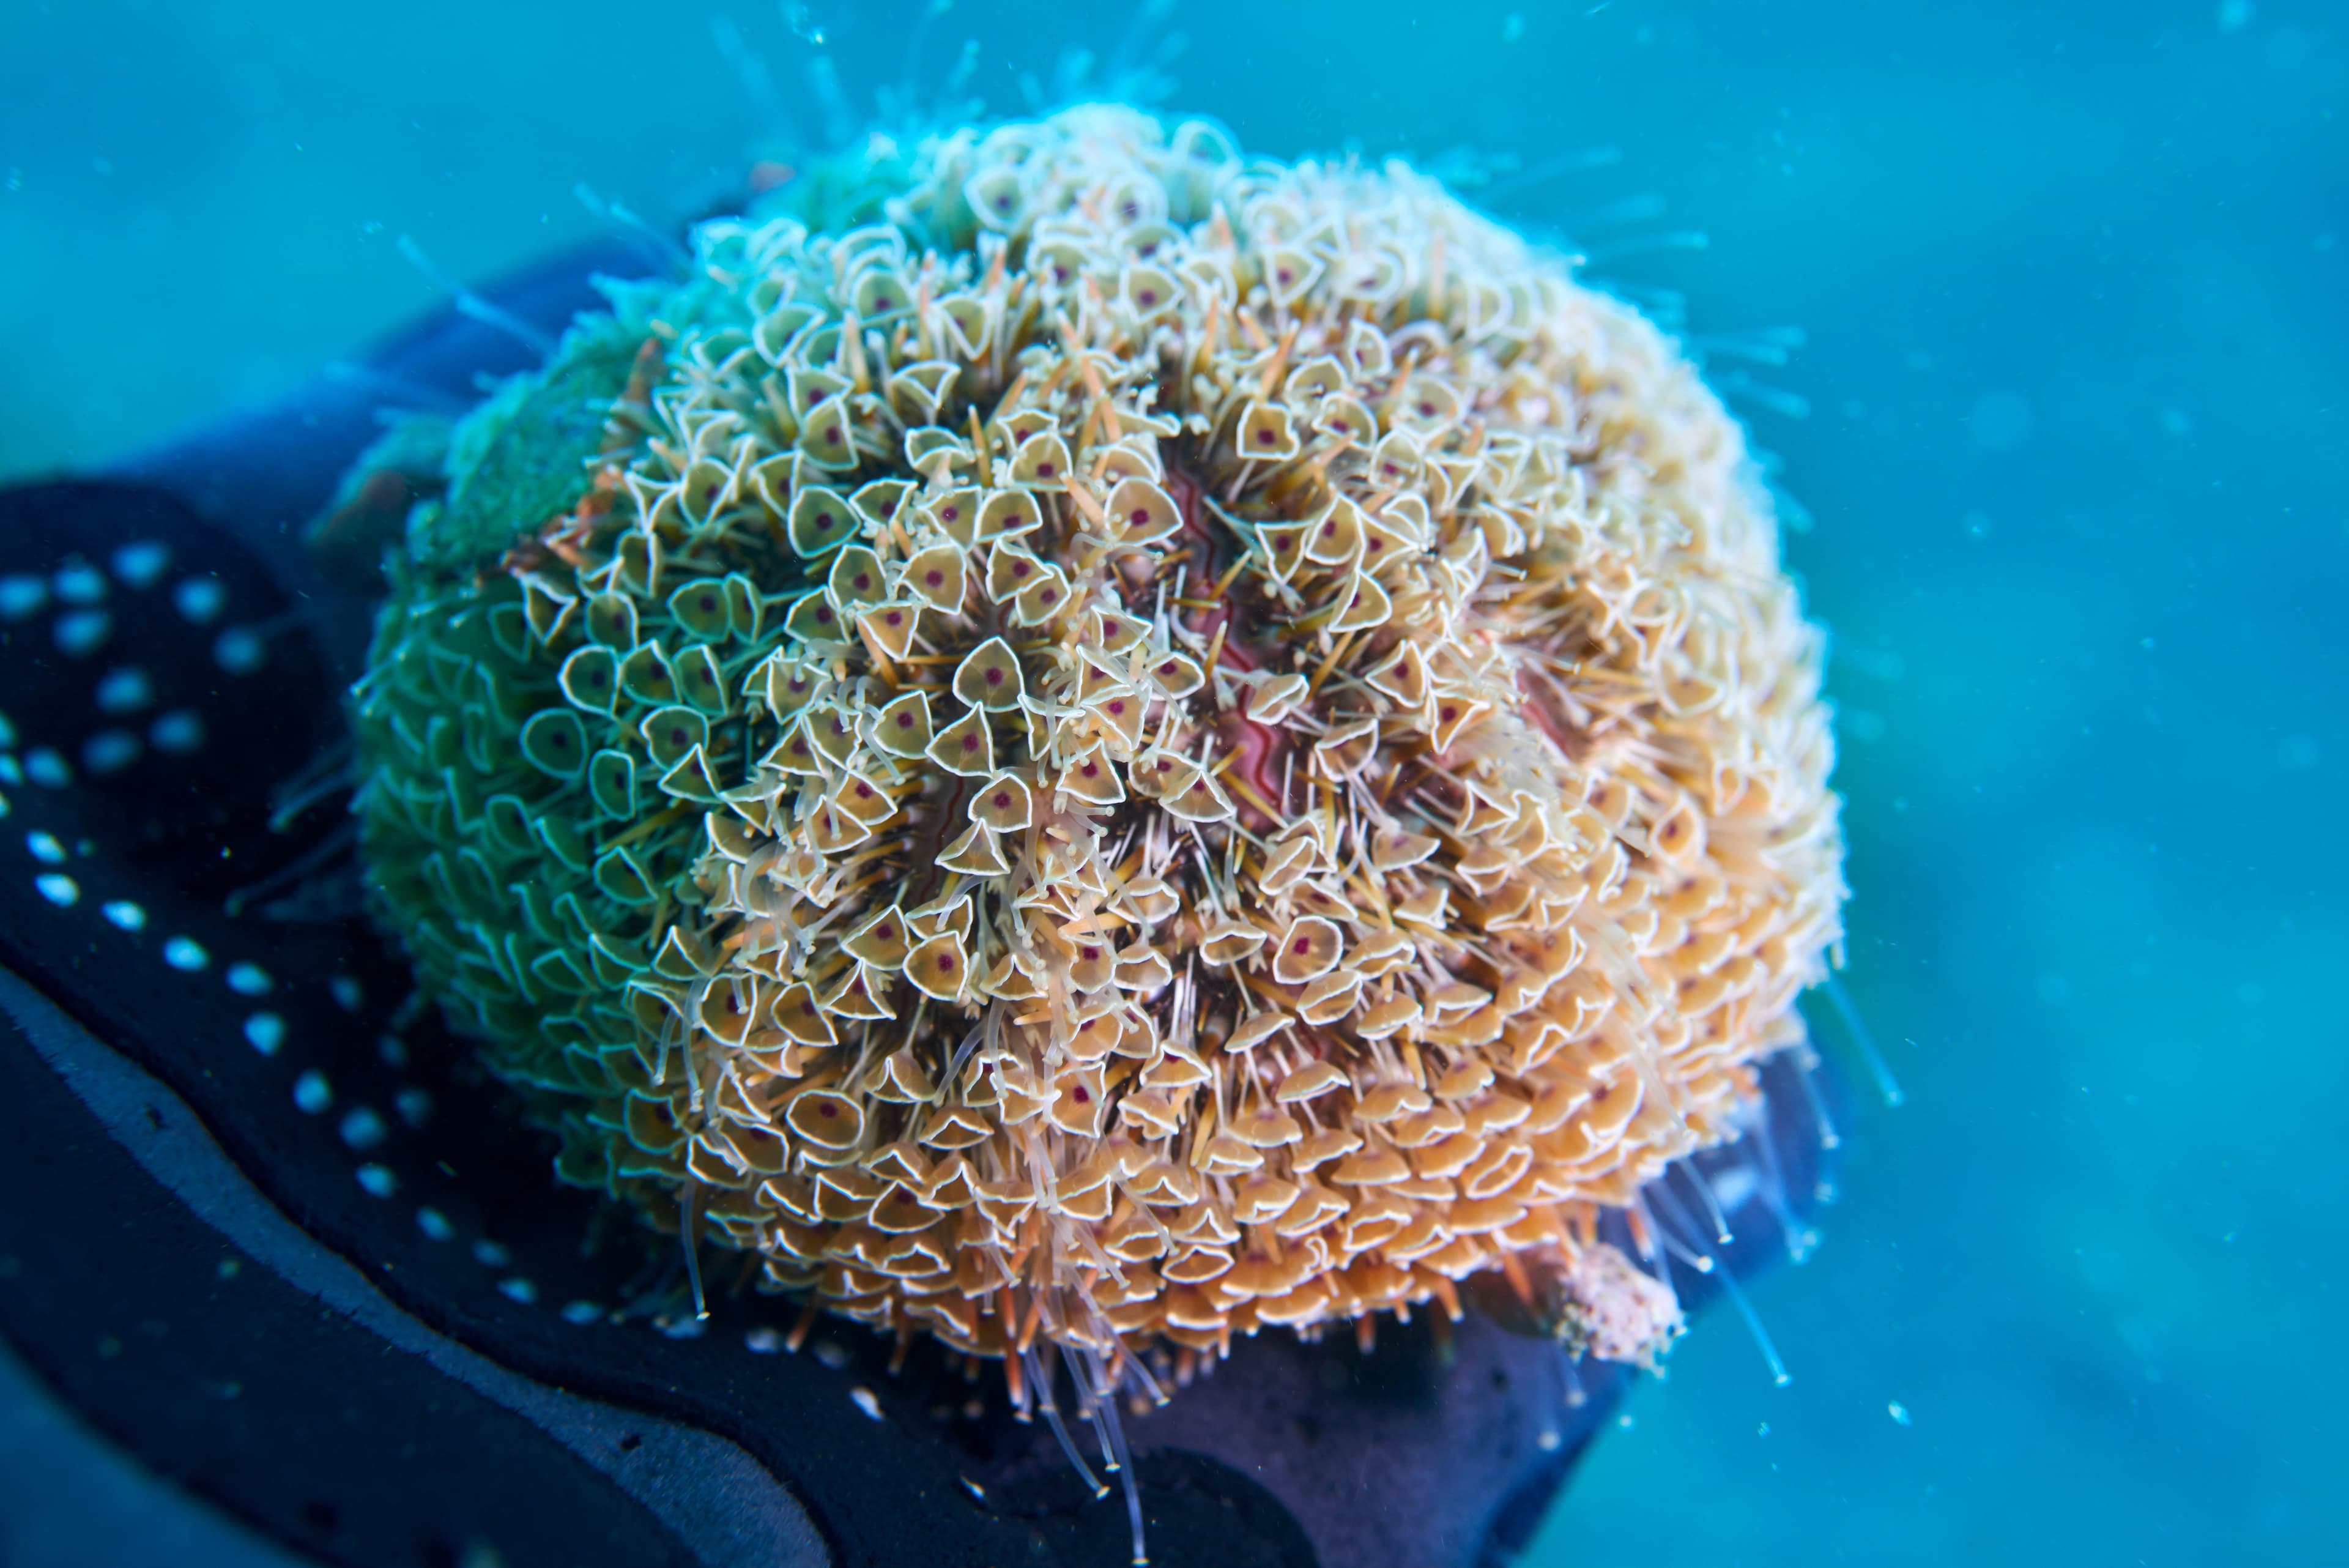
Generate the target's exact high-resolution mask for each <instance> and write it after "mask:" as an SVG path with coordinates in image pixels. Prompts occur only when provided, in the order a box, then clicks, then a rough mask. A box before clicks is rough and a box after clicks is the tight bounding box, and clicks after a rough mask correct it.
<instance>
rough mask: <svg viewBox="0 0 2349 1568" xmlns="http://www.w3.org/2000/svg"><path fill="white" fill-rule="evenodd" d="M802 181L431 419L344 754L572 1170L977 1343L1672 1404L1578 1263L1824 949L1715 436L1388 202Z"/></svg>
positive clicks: (1448, 225)
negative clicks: (1220, 1355)
mask: <svg viewBox="0 0 2349 1568" xmlns="http://www.w3.org/2000/svg"><path fill="white" fill-rule="evenodd" d="M875 156H880V155H878V154H876V155H875ZM807 189H808V190H810V191H812V192H817V193H818V196H817V198H811V201H812V202H814V203H815V204H809V203H808V202H802V205H801V206H800V207H798V208H797V209H793V208H792V206H791V204H790V202H789V200H788V193H787V199H786V201H785V202H783V204H782V205H781V206H780V207H779V208H777V209H776V210H775V211H774V212H772V213H771V214H769V215H764V216H753V217H750V218H745V219H737V220H729V221H724V222H718V223H707V224H705V225H703V226H702V228H701V229H700V230H699V231H698V234H697V235H696V240H695V251H694V271H693V275H692V277H691V278H690V280H689V281H688V282H687V283H684V284H682V285H678V286H674V287H667V288H653V287H637V288H635V289H632V290H626V291H617V292H616V296H615V298H616V304H615V311H614V314H613V315H612V316H611V317H604V318H599V319H596V320H594V321H589V322H585V323H583V324H582V325H580V326H579V327H576V328H574V331H573V332H572V333H571V335H570V336H569V337H568V338H566V340H565V341H564V345H563V348H562V349H561V351H560V352H559V353H558V355H557V356H556V358H554V362H553V363H552V364H551V365H550V366H548V367H547V368H546V369H544V370H543V371H542V372H539V373H537V374H536V375H534V376H532V377H527V378H524V379H521V380H519V381H517V382H516V383H515V384H514V385H513V386H512V387H511V388H510V389H508V390H506V391H505V392H503V393H502V394H500V395H499V396H498V397H497V398H495V399H493V400H492V401H491V402H490V403H489V404H488V405H486V406H485V407H484V408H483V409H482V410H481V411H480V412H479V413H477V414H476V415H475V416H473V418H472V419H471V421H468V423H467V424H466V425H464V426H462V427H460V430H459V431H458V432H457V434H456V436H455V438H454V441H453V442H452V456H451V462H450V475H449V478H450V488H449V493H448V496H447V499H446V502H445V504H441V503H435V504H427V505H425V506H423V507H420V508H419V511H418V514H417V515H416V517H415V518H414V519H413V521H412V524H411V528H410V539H409V550H408V552H407V555H406V557H405V559H403V560H402V561H401V562H400V563H399V564H398V571H397V574H396V576H397V578H398V581H397V584H396V587H395V590H394V592H393V595H392V597H391V599H390V602H389V603H388V606H387V607H386V608H385V610H384V612H383V616H382V621H381V624H380V627H379V628H378V635H377V639H376V644H375V650H374V659H373V666H372V668H371V670H369V672H368V674H367V678H366V679H365V680H364V681H363V682H362V683H361V685H360V687H359V688H358V691H357V697H356V711H357V729H358V735H359V742H360V751H361V757H362V761H363V766H364V784H363V787H362V789H361V792H360V794H359V802H358V812H359V815H360V821H361V828H362V837H363V843H364V846H365V853H366V856H367V861H368V864H369V867H370V870H371V881H372V884H373V885H374V886H375V887H376V888H378V889H379V897H380V905H381V909H382V912H383V915H384V918H385V919H387V920H388V922H389V924H390V926H391V927H392V929H394V930H395V931H396V932H397V933H398V937H399V938H400V940H402V941H404V942H405V943H406V945H407V947H408V950H409V952H410V953H411V954H412V955H413V957H414V960H415V962H416V965H417V968H418V970H419V973H420V975H421V976H422V978H423V981H424V982H425V984H426V985H427V986H428V987H429V990H430V991H431V992H432V993H433V994H434V995H436V996H437V997H438V998H439V999H440V1001H441V1002H442V1003H443V1004H444V1005H445V1006H446V1008H447V1009H448V1011H449V1012H450V1015H451V1016H452V1017H453V1018H454V1019H455V1020H456V1021H457V1023H459V1025H460V1027H461V1028H462V1029H464V1030H465V1031H466V1032H468V1033H471V1035H473V1036H475V1037H477V1038H478V1039H479V1040H480V1042H481V1050H482V1052H483V1054H484V1056H485V1059H486V1060H487V1062H488V1063H489V1064H490V1065H491V1067H492V1069H493V1070H494V1071H495V1072H496V1073H497V1074H498V1075H500V1076H501V1077H502V1078H503V1079H504V1080H505V1081H507V1082H508V1083H510V1084H512V1085H515V1086H516V1087H517V1088H518V1089H519V1090H520V1091H521V1092H522V1093H523V1096H525V1098H526V1100H527V1102H528V1104H529V1105H530V1106H531V1107H532V1110H533V1114H534V1115H535V1116H537V1117H539V1118H540V1119H541V1120H543V1123H544V1124H545V1125H546V1126H548V1127H551V1128H553V1129H554V1131H555V1132H556V1133H558V1134H559V1135H560V1137H561V1138H562V1144H563V1152H562V1155H561V1158H560V1161H559V1167H558V1168H559V1169H560V1172H561V1174H562V1176H563V1177H564V1179H566V1180H569V1181H572V1182H575V1183H578V1184H580V1185H583V1186H587V1187H592V1188H596V1189H603V1190H605V1191H608V1192H610V1193H612V1194H614V1195H615V1196H616V1197H618V1198H621V1199H626V1201H628V1202H630V1203H632V1204H633V1205H635V1206H636V1208H637V1209H638V1210H641V1212H642V1213H643V1214H644V1216H645V1217H646V1219H647V1220H648V1221H649V1222H650V1223H652V1224H653V1225H654V1226H656V1227H658V1228H661V1229H663V1230H672V1231H673V1230H675V1229H676V1228H677V1227H678V1225H679V1223H680V1221H681V1220H682V1221H684V1222H686V1223H689V1224H691V1225H692V1226H694V1227H695V1228H696V1229H697V1231H698V1233H699V1234H700V1235H701V1236H702V1237H703V1238H705V1239H706V1240H707V1241H711V1242H715V1243H717V1244H719V1245H722V1246H725V1247H730V1248H737V1249H741V1250H744V1251H749V1252H751V1253H754V1254H756V1256H757V1258H758V1261H759V1265H760V1278H761V1282H762V1283H763V1285H764V1286H765V1287H766V1288H770V1289H773V1290H777V1291H785V1292H792V1293H801V1294H804V1295H806V1296H808V1297H811V1298H812V1299H815V1300H818V1301H820V1302H822V1303H823V1304H825V1305H828V1306H829V1307H831V1308H833V1309H834V1310H836V1311H839V1312H842V1313H845V1314H851V1315H853V1316H855V1317H858V1318H862V1319H864V1320H866V1321H869V1322H872V1323H874V1324H888V1325H892V1326H895V1327H896V1328H898V1329H900V1330H904V1331H915V1330H919V1331H925V1332H927V1333H930V1334H935V1335H936V1336H937V1337H938V1338H939V1339H941V1340H943V1341H945V1342H946V1343H947V1344H948V1345H952V1346H955V1347H957V1348H958V1349H962V1350H965V1351H969V1352H973V1353H977V1354H979V1355H1006V1354H1008V1353H1010V1352H1013V1351H1016V1350H1019V1349H1024V1348H1027V1347H1028V1346H1030V1345H1033V1344H1034V1343H1036V1342H1037V1341H1039V1340H1042V1341H1049V1342H1057V1343H1060V1344H1061V1345H1067V1346H1069V1347H1071V1349H1072V1350H1075V1351H1077V1352H1079V1353H1080V1354H1088V1353H1089V1354H1093V1355H1101V1356H1103V1357H1106V1358H1108V1359H1109V1360H1110V1362H1111V1363H1112V1365H1114V1364H1115V1363H1116V1361H1117V1360H1118V1358H1119V1357H1121V1356H1122V1355H1126V1354H1130V1353H1133V1352H1135V1351H1139V1350H1141V1349H1143V1348H1144V1347H1146V1346H1148V1345H1152V1344H1154V1343H1156V1342H1158V1341H1160V1340H1162V1339H1167V1340H1173V1341H1175V1342H1178V1343H1179V1344H1180V1345H1185V1346H1191V1347H1209V1346H1215V1345H1219V1344H1226V1343H1227V1342H1228V1336H1229V1335H1230V1334H1231V1333H1232V1332H1233V1331H1235V1330H1237V1331H1240V1332H1243V1333H1248V1332H1254V1331H1255V1330H1256V1329H1257V1328H1258V1327H1259V1326H1261V1325H1263V1324H1292V1325H1297V1326H1300V1327H1310V1326H1312V1325H1317V1324H1324V1323H1328V1322H1330V1321H1333V1320H1342V1319H1353V1318H1361V1317H1364V1316H1366V1315H1368V1314H1376V1313H1379V1312H1381V1311H1386V1310H1392V1309H1398V1308H1404V1307H1407V1306H1409V1305H1411V1304H1413V1303H1424V1302H1427V1301H1430V1300H1435V1301H1438V1302H1441V1303H1444V1305H1446V1306H1451V1305H1453V1304H1454V1296H1455V1288H1456V1287H1455V1282H1458V1281H1460V1280H1461V1279H1462V1278H1464V1276H1467V1275H1470V1274H1474V1273H1477V1272H1483V1271H1487V1270H1494V1271H1498V1272H1502V1273H1504V1274H1506V1276H1507V1278H1508V1281H1509V1282H1510V1283H1511V1284H1512V1285H1514V1286H1515V1287H1516V1289H1517V1290H1518V1291H1519V1292H1520V1293H1522V1294H1524V1295H1525V1296H1526V1298H1527V1299H1528V1300H1532V1301H1536V1302H1537V1303H1541V1307H1542V1311H1543V1313H1544V1314H1545V1315H1546V1316H1547V1317H1548V1318H1549V1319H1550V1320H1551V1321H1553V1322H1554V1323H1555V1324H1557V1327H1558V1329H1559V1331H1560V1332H1561V1333H1562V1334H1566V1335H1568V1337H1569V1338H1570V1339H1571V1340H1572V1341H1573V1342H1574V1343H1576V1344H1577V1345H1578V1346H1581V1347H1586V1348H1588V1349H1590V1350H1592V1351H1594V1352H1596V1353H1598V1354H1601V1355H1610V1356H1616V1357H1619V1358H1624V1359H1632V1360H1647V1359H1651V1358H1652V1356H1653V1355H1654V1354H1655V1353H1656V1352H1657V1351H1658V1350H1659V1349H1661V1346H1662V1345H1664V1344H1666V1343H1668V1342H1669V1340H1670V1338H1671V1335H1672V1334H1674V1333H1675V1332H1677V1328H1678V1315H1677V1312H1676V1310H1675V1309H1674V1307H1673V1305H1672V1303H1671V1297H1670V1294H1669V1293H1668V1292H1666V1291H1665V1290H1664V1288H1663V1287H1662V1286H1661V1284H1660V1283H1658V1282H1656V1281H1655V1280H1654V1279H1652V1278H1651V1276H1649V1275H1648V1274H1645V1273H1642V1272H1640V1271H1638V1270H1637V1269H1635V1268H1633V1267H1631V1266H1630V1264H1629V1263H1628V1262H1625V1261H1624V1260H1623V1259H1622V1257H1621V1255H1620V1254H1619V1253H1616V1252H1615V1251H1614V1250H1613V1249H1612V1248H1610V1247H1609V1246H1607V1245H1606V1244H1605V1243H1604V1242H1602V1241H1599V1239H1598V1235H1599V1220H1601V1219H1602V1218H1603V1216H1604V1215H1605V1213H1606V1211H1608V1210H1611V1209H1621V1208H1626V1207H1630V1206H1631V1205H1633V1204H1634V1202H1635V1199H1636V1196H1637V1193H1638V1191H1639V1189H1640V1185H1641V1184H1642V1183H1643V1182H1645V1181H1647V1180H1649V1179H1651V1178H1653V1177H1654V1176H1656V1175H1657V1174H1658V1172H1660V1171H1661V1169H1662V1168H1664V1166H1665V1165H1666V1164H1667V1163H1668V1162H1670V1161H1671V1160H1673V1159H1676V1158H1680V1157H1682V1156H1683V1155H1685V1154H1688V1153H1690V1152H1692V1150H1695V1149H1698V1148H1702V1147H1707V1146H1709V1145H1713V1144H1716V1143H1719V1142H1722V1141H1723V1140H1725V1139H1728V1138H1731V1137H1735V1136H1738V1134H1739V1132H1740V1130H1741V1128H1743V1127H1745V1126H1747V1125H1749V1121H1750V1117H1749V1115H1748V1113H1749V1112H1750V1111H1751V1109H1752V1106H1753V1105H1754V1099H1755V1096H1756V1087H1755V1080H1754V1067H1753V1064H1754V1063H1755V1061H1756V1060H1757V1059H1758V1058H1760V1057H1761V1056H1763V1055H1764V1054H1767V1053H1769V1052H1771V1051H1773V1050H1775V1049H1776V1048H1778V1047H1779V1046H1781V1045H1784V1044H1787V1043H1788V1042H1789V1041H1790V1040H1792V1039H1793V1038H1795V1034H1796V1022H1795V1016H1794V1012H1793V1002H1794V999H1795V995H1796V994H1797V993H1798V992H1800V990H1801V989H1802V988H1803V987H1804V986H1806V984H1808V983H1810V982H1812V981H1816V980H1817V979H1818V978H1820V977H1821V976H1822V974H1823V972H1824V954H1825V952H1826V949H1827V948H1828V947H1829V945H1830V944H1831V943H1832V942H1833V941H1834V940H1836V938H1837V933H1838V919H1839V910H1840V906H1841V901H1842V898H1843V888H1842V884H1841V857H1842V850H1841V844H1840V840H1839V837H1838V834H1837V817H1836V803H1835V799H1834V797H1833V796H1832V795H1831V794H1829V793H1828V792H1827V789H1826V777H1827V773H1828V769H1829V766H1830V763H1831V752H1832V744H1831V739H1830V735H1829V731H1828V727H1827V719H1826V711H1825V709H1824V708H1823V707H1822V705H1821V703H1820V702H1819V701H1818V696H1817V686H1818V669H1817V654H1818V639H1817V638H1816V634H1815V632H1814V631H1813V630H1812V628H1810V627H1808V626H1807V625H1806V623H1805V622H1804V621H1803V619H1802V618H1801V615H1800V613H1799V609H1798V607H1797V605H1796V601H1795V595H1794V592H1793V590H1792V589H1791V587H1789V585H1788V584H1787V582H1786V580H1785V577H1784V576H1783V575H1782V573H1781V571H1780V569H1779V564H1778V559H1777V539H1776V531H1775V524H1774V522H1773V519H1772V517H1771V514H1770V511H1769V507H1768V503H1767V501H1766V499H1765V497H1764V493H1763V492H1762V490H1761V488H1760V486H1759V485H1758V484H1757V483H1755V481H1754V477H1753V475H1752V473H1751V472H1750V464H1749V462H1747V459H1746V456H1745V453H1744V446H1743V443H1742V441H1741V438H1740V434H1739V431H1738V430H1737V427H1736V426H1735V425H1734V424H1733V422H1732V421H1730V420H1729V419H1728V418H1727V417H1726V416H1725V415H1724V413H1723V410H1722V409H1721V407H1720V405H1719V404H1718V403H1717V402H1716V400H1714V399H1713V397H1712V395H1711V394H1710V393H1708V392H1707V391H1706V390H1705V389H1704V388H1703V387H1702V384H1701V383H1700V382H1699V380H1698V379H1697V378H1696V376H1695V374H1694V373H1693V372H1692V369H1690V368H1689V366H1688V365H1687V364H1686V363H1685V362H1684V361H1682V359H1681V358H1679V357H1678V355H1677V354H1676V353H1675V352H1674V350H1673V348H1672V347H1671V344H1670V343H1669V342H1668V341H1667V340H1666V339H1665V338H1664V337H1661V335H1660V334H1659V333H1658V332H1656V331H1655V330H1654V329H1653V328H1652V327H1651V326H1649V324H1647V323H1646V322H1645V321H1643V320H1641V319H1640V317H1638V316H1637V315H1635V314H1633V313H1632V312H1630V310H1629V309H1627V308H1626V307H1624V306H1621V305H1619V304H1618V303H1616V302H1614V301H1613V300H1611V299H1609V298H1607V297H1604V296H1600V295H1598V294H1596V293H1594V292H1591V291H1589V290H1588V289H1586V288H1584V287H1582V286H1578V284H1577V283H1576V282H1575V281H1574V280H1573V279H1572V277H1571V275H1570V273H1569V270H1568V266H1567V265H1566V264H1565V263H1564V262H1563V261H1562V260H1561V259H1559V258H1557V257H1556V256H1554V255H1550V254H1545V253H1542V252H1540V251H1537V250H1536V249H1534V248H1533V247H1531V246H1529V245H1527V244H1526V243H1524V242H1523V241H1522V240H1520V239H1519V238H1518V237H1517V236H1516V235H1515V234H1510V233H1509V232H1507V231H1506V230H1505V229H1502V228H1500V227H1498V226H1496V225H1495V224H1494V223H1490V222H1488V221H1487V220H1485V219H1484V218H1482V217H1479V216H1478V215H1476V214H1475V213H1471V212H1470V211H1468V210H1467V209H1466V208H1464V206H1462V205H1461V204H1460V203H1459V202H1457V201H1456V200H1454V198H1453V197H1451V196H1450V195H1448V194H1447V193H1446V192H1444V190H1443V189H1442V188H1441V187H1440V186H1438V185H1437V184H1435V183H1434V182H1432V181H1430V180H1428V179H1426V178H1424V177H1423V176H1420V175H1418V174H1416V173H1414V172H1413V171H1412V170H1411V169H1409V168H1408V167H1406V166H1403V165H1402V164H1399V163H1397V164H1390V165H1388V166H1386V167H1385V168H1383V169H1381V170H1376V171H1372V170H1367V169H1363V168H1360V167H1357V166H1354V165H1352V164H1346V163H1340V164H1319V163H1312V162H1306V163H1300V164H1298V165H1296V166H1294V167H1290V166H1285V165H1281V164H1278V163H1272V162H1267V161H1243V160H1242V159H1241V158H1240V157H1239V156H1238V155H1237V152H1236V151H1235V150H1234V149H1233V148H1232V147H1231V146H1230V145H1229V143H1228V141H1227V140H1226V139H1225V138H1224V137H1223V136H1222V135H1221V134H1220V133H1218V132H1216V131H1215V130H1212V129H1211V128H1208V127H1206V126H1203V125H1199V124H1196V123H1181V124H1171V125H1170V124H1164V123H1162V122H1160V121H1158V120H1155V119H1151V118H1148V117H1146V116H1143V115H1141V114H1138V113H1135V112H1133V111H1129V110H1125V109H1115V108H1099V107H1097V108H1089V109H1077V110H1072V111H1070V112H1068V113H1065V114H1062V115H1059V116H1056V117H1054V118H1052V119H1047V120H1044V121H1042V122H1040V123H1030V124H1009V125H1000V126H997V127H995V128H993V129H991V130H966V131H962V132H959V133H957V134H954V135H951V136H943V137H936V138H932V139H929V140H923V141H920V142H918V143H915V144H911V145H909V146H906V147H904V148H896V147H891V148H888V149H886V150H885V157H883V158H882V161H877V162H874V161H868V162H864V163H861V164H860V163H858V162H856V161H854V160H850V161H845V162H843V165H842V167H841V168H839V169H835V170H832V171H828V172H826V173H824V174H823V176H822V177H821V178H818V179H815V180H812V181H811V182H809V183H808V186H807ZM843 191H845V192H850V193H851V194H853V195H854V201H853V202H851V201H849V200H848V199H847V198H845V197H843V196H842V195H841V194H840V192H843ZM843 207H849V208H854V210H857V211H861V212H864V213H870V214H874V218H873V221H870V222H867V223H864V225H863V226H860V227H856V228H854V229H850V230H846V231H845V232H831V231H824V230H820V229H815V228H812V227H811V223H810V221H809V214H812V213H817V212H819V211H820V210H830V211H837V210H842V209H843Z"/></svg>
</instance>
